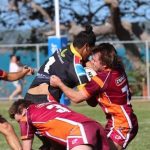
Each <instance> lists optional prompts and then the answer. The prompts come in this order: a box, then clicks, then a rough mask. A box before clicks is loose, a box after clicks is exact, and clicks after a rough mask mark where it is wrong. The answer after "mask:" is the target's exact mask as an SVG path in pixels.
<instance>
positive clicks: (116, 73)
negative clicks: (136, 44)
mask: <svg viewBox="0 0 150 150" xmlns="http://www.w3.org/2000/svg"><path fill="white" fill-rule="evenodd" d="M92 53H93V54H92V60H91V62H90V63H89V64H90V66H92V68H93V69H94V70H95V71H96V72H97V75H95V76H93V77H92V78H91V81H90V82H88V83H86V84H85V85H84V87H83V88H82V89H79V90H78V91H77V90H75V89H71V88H69V87H67V86H66V85H65V84H64V83H63V82H62V81H61V79H60V78H59V77H57V76H55V75H53V76H51V78H50V84H51V86H54V87H59V88H60V89H61V90H62V91H63V92H64V93H65V95H66V96H67V97H68V98H70V99H71V100H72V101H73V102H75V103H80V102H82V101H85V100H86V101H87V102H88V100H89V99H91V98H92V97H94V98H95V99H92V100H93V102H94V101H96V102H97V103H99V105H100V107H101V108H102V110H103V111H104V113H105V114H106V119H107V124H106V126H105V131H106V133H107V137H108V139H109V142H110V144H111V145H112V146H111V147H114V149H118V150H121V149H124V148H126V147H127V145H128V144H129V142H130V141H131V140H133V138H134V137H135V136H136V134H137V132H138V121H137V117H136V115H135V114H134V112H133V109H132V105H131V103H130V100H131V93H130V90H129V84H128V79H127V75H126V73H125V69H124V66H123V63H122V62H121V60H120V59H119V57H118V55H117V52H116V50H115V48H114V47H113V45H111V44H109V43H102V44H100V45H98V46H96V47H95V48H94V49H93V51H92ZM94 103H95V102H94ZM112 149H113V148H112Z"/></svg>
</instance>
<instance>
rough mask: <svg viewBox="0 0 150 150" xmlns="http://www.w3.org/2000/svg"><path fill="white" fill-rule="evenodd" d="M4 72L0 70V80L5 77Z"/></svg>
mask: <svg viewBox="0 0 150 150" xmlns="http://www.w3.org/2000/svg"><path fill="white" fill-rule="evenodd" d="M6 75H7V74H6V72H5V71H3V70H1V69H0V80H1V79H3V78H5V77H6Z"/></svg>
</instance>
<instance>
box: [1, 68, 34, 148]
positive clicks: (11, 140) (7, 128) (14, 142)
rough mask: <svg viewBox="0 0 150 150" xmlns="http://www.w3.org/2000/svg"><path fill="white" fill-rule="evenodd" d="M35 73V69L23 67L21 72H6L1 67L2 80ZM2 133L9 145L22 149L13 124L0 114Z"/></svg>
mask: <svg viewBox="0 0 150 150" xmlns="http://www.w3.org/2000/svg"><path fill="white" fill-rule="evenodd" d="M32 73H33V69H31V68H29V67H28V68H27V67H23V69H22V70H21V71H19V72H11V73H8V72H5V71H3V70H1V69H0V80H6V81H15V80H19V79H21V78H23V77H24V76H25V75H31V74H32ZM0 133H2V134H3V135H4V136H5V139H6V141H7V143H8V144H9V146H10V147H11V148H12V149H13V150H21V145H20V143H19V140H18V137H17V135H16V133H15V132H14V129H13V126H12V125H11V124H10V123H9V122H7V120H6V119H5V118H3V117H2V116H1V115H0Z"/></svg>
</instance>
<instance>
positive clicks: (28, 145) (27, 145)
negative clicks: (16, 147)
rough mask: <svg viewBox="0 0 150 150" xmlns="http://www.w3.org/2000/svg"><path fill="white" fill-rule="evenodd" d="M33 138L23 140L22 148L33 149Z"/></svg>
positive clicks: (24, 149)
mask: <svg viewBox="0 0 150 150" xmlns="http://www.w3.org/2000/svg"><path fill="white" fill-rule="evenodd" d="M32 143H33V139H26V140H22V148H23V150H31V149H32Z"/></svg>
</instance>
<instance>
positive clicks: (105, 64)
mask: <svg viewBox="0 0 150 150" xmlns="http://www.w3.org/2000/svg"><path fill="white" fill-rule="evenodd" d="M92 53H93V55H92V60H93V63H95V64H96V66H97V67H99V70H102V69H105V68H109V69H114V70H116V69H117V70H120V71H122V70H124V67H123V64H122V62H121V60H120V58H119V57H118V55H117V51H116V49H115V48H114V46H113V45H112V44H109V43H102V44H99V45H98V46H95V48H93V51H92ZM94 61H95V62H94Z"/></svg>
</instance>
